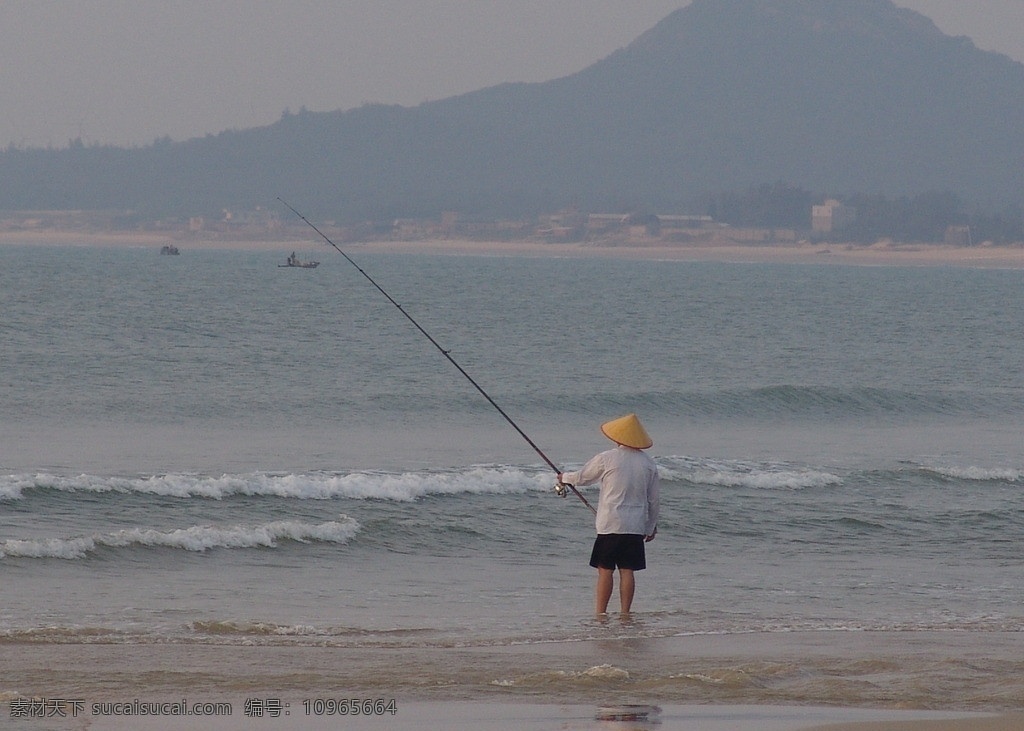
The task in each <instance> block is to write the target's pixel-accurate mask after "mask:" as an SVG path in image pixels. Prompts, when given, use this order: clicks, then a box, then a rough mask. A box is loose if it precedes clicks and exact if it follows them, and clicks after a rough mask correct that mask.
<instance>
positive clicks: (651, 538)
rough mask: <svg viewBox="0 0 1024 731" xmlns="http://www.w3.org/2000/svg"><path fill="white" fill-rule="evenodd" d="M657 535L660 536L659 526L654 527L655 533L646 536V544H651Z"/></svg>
mask: <svg viewBox="0 0 1024 731" xmlns="http://www.w3.org/2000/svg"><path fill="white" fill-rule="evenodd" d="M656 535H658V526H654V532H653V533H651V535H649V536H644V542H645V543H650V542H651V541H653V540H654V536H656Z"/></svg>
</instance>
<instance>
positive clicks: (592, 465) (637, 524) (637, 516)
mask: <svg viewBox="0 0 1024 731" xmlns="http://www.w3.org/2000/svg"><path fill="white" fill-rule="evenodd" d="M562 480H563V481H564V482H568V483H569V484H570V485H592V484H594V483H595V482H597V481H599V480H600V482H601V495H600V498H599V502H598V505H597V517H596V519H595V521H594V523H595V526H596V527H597V532H598V534H605V533H632V534H635V535H643V536H650V535H653V534H654V529H655V528H656V527H657V525H658V502H659V485H658V466H657V465H656V464H655V463H654V460H653V459H651V458H650V457H649V456H648V455H647V454H646V453H645V452H642V451H641V450H639V449H632V448H630V447H623V446H621V445H620V446H618V447H615V448H614V449H609V450H608V451H606V452H601V453H600V454H598V455H595V456H594V457H592V458H591V459H590V460H589V461H588V462H587V463H586V464H585V465H583V468H582V469H581V470H579V471H578V472H564V473H563V474H562Z"/></svg>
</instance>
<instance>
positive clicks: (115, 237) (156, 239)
mask: <svg viewBox="0 0 1024 731" xmlns="http://www.w3.org/2000/svg"><path fill="white" fill-rule="evenodd" d="M165 244H174V245H175V246H177V247H178V248H179V249H180V250H181V253H182V255H187V254H188V252H189V251H190V250H193V251H195V250H235V251H275V252H281V256H282V257H284V256H286V255H287V254H288V253H290V252H291V251H293V250H297V249H301V251H302V254H301V256H300V258H309V257H310V256H311V255H312V254H311V252H319V251H321V250H322V253H317V254H316V256H317V258H319V259H321V261H323V260H324V257H327V256H329V255H330V256H338V254H337V252H334V251H333V250H332V249H331V248H330V247H329V246H328V245H327V244H326V243H324V242H322V241H320V240H318V239H316V238H315V234H314V235H313V237H311V238H310V240H309V241H308V242H306V241H297V240H294V239H292V240H244V239H228V238H216V237H210V238H202V239H188V238H182V237H181V236H180V235H172V234H159V233H149V232H141V233H135V232H130V233H121V232H115V233H81V232H75V231H36V232H24V231H21V232H10V231H7V232H0V246H2V245H20V246H26V245H30V246H92V247H123V248H136V249H137V248H152V249H159V248H160V247H161V246H163V245H165ZM341 247H342V249H343V250H345V251H346V253H348V252H351V253H358V252H367V251H369V252H400V253H410V252H413V253H415V252H418V253H425V254H451V255H463V256H467V255H484V256H512V255H521V256H535V257H584V256H585V257H612V258H622V259H653V260H666V261H717V262H736V263H771V262H778V263H802V264H829V263H832V264H853V265H862V266H962V267H978V268H1002V269H1024V245H1014V246H975V247H955V246H946V245H943V244H874V245H871V246H865V245H852V244H843V243H833V244H760V245H748V246H745V245H739V244H721V245H706V244H656V245H633V244H620V245H604V244H592V243H543V242H538V241H502V242H485V241H465V240H430V241H373V242H365V243H343V244H341Z"/></svg>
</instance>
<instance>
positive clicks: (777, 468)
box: [659, 457, 843, 490]
mask: <svg viewBox="0 0 1024 731" xmlns="http://www.w3.org/2000/svg"><path fill="white" fill-rule="evenodd" d="M659 470H660V471H661V476H662V479H667V480H687V481H689V482H695V483H698V484H702V485H717V486H719V487H747V488H755V489H762V490H805V489H809V488H816V487H827V486H829V485H838V484H841V483H842V481H843V480H842V478H841V477H839V476H838V475H835V474H833V473H831V472H828V471H825V470H819V469H814V468H811V467H800V468H796V467H793V466H790V465H784V464H776V463H752V462H744V461H740V460H705V459H693V458H689V457H669V458H664V459H662V460H661V461H659Z"/></svg>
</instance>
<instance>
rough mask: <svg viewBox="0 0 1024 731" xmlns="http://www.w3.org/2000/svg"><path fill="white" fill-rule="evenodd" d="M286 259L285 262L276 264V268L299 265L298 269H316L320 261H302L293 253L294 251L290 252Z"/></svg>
mask: <svg viewBox="0 0 1024 731" xmlns="http://www.w3.org/2000/svg"><path fill="white" fill-rule="evenodd" d="M286 261H287V263H286V264H278V265H277V266H278V268H279V269H283V268H286V267H299V268H300V269H316V268H317V267H318V266H320V262H318V261H302V260H301V259H299V257H298V256H297V255H296V254H295V252H294V251H293V252H292V253H291V255H290V256H289V257H288V259H287V260H286Z"/></svg>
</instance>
